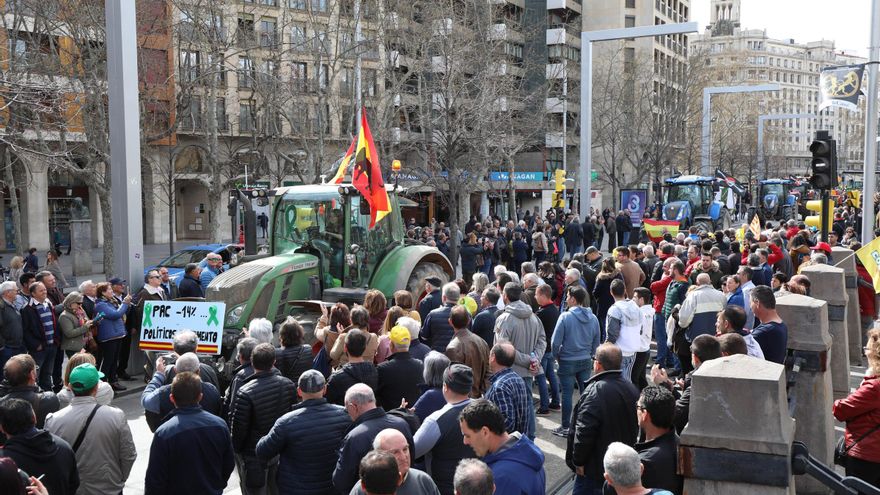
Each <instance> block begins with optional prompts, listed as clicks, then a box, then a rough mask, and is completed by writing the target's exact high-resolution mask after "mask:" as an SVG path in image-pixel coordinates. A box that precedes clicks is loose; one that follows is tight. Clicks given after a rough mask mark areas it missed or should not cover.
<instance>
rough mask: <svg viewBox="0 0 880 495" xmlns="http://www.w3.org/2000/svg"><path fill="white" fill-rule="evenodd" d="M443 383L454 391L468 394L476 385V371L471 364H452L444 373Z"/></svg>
mask: <svg viewBox="0 0 880 495" xmlns="http://www.w3.org/2000/svg"><path fill="white" fill-rule="evenodd" d="M443 384H444V385H446V386H447V387H449V390H452V391H453V392H457V393H459V394H468V393H470V391H471V387H473V386H474V372H473V370H471V367H470V366H466V365H463V364H458V363H456V364H452V365H450V366H449V367H448V368H446V372H445V373H443Z"/></svg>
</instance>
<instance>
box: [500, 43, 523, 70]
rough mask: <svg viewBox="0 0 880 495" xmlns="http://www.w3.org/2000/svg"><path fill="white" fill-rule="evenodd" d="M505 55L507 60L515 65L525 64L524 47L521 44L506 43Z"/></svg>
mask: <svg viewBox="0 0 880 495" xmlns="http://www.w3.org/2000/svg"><path fill="white" fill-rule="evenodd" d="M504 54H505V55H507V59H508V60H510V61H511V62H513V65H516V66H522V63H523V46H522V45H521V44H519V43H511V42H509V41H508V42H506V43H504Z"/></svg>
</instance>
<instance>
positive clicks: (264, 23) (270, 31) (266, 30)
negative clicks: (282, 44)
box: [260, 17, 278, 48]
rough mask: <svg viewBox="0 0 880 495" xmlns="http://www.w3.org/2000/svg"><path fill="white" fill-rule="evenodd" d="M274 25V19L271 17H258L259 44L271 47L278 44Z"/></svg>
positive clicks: (275, 24)
mask: <svg viewBox="0 0 880 495" xmlns="http://www.w3.org/2000/svg"><path fill="white" fill-rule="evenodd" d="M276 26H277V23H276V22H275V19H273V18H271V17H264V18H262V19H260V46H262V47H268V48H272V47H275V46H277V45H278V35H277V33H276V31H275V29H276Z"/></svg>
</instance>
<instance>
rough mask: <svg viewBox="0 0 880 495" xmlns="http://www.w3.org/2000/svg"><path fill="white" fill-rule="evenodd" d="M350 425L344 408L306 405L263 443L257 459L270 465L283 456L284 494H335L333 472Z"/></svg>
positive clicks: (317, 401) (316, 403) (317, 402)
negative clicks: (276, 458)
mask: <svg viewBox="0 0 880 495" xmlns="http://www.w3.org/2000/svg"><path fill="white" fill-rule="evenodd" d="M350 425H351V418H349V416H348V413H347V412H345V409H344V408H342V407H340V406H337V405H335V404H329V403H327V400H326V399H311V400H307V401H303V402H301V403H299V404H297V405H296V406H294V407H293V411H291V412H289V413H287V414H285V415H284V416H282V417H281V419H279V420H278V421H277V422H276V423H275V426H273V427H272V430H271V431H270V432H269V434H268V435H266V436H265V437H263V438H261V439H260V441H259V442H258V443H257V451H256V452H257V457H259V458H260V459H262V460H264V461H268V460H269V459H272V458H273V457H275V456H277V455H280V462H279V464H278V487H279V489H281V491H280V493H285V494H286V493H290V494H297V495H326V494H328V493H331V492H332V491H333V489H332V486H333V483H332V480H331V478H332V476H333V468H334V467H335V466H336V459H337V458H338V457H339V445H340V444H341V443H342V438H343V437H345V433H346V431H348V428H349V426H350Z"/></svg>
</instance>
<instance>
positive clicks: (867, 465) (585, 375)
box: [0, 210, 880, 495]
mask: <svg viewBox="0 0 880 495" xmlns="http://www.w3.org/2000/svg"><path fill="white" fill-rule="evenodd" d="M527 213H528V212H526V213H524V214H523V215H522V217H521V218H517V219H516V220H511V221H507V222H503V223H502V221H501V220H500V219H497V218H487V219H485V220H483V221H477V219H476V218H472V219H471V221H470V222H468V224H467V225H465V226H464V229H463V230H464V231H463V232H462V233H458V232H456V233H454V235H453V233H452V232H450V231H449V229H448V228H447V227H446V226H445V225H444V224H443V223H441V222H435V223H432V224H431V225H429V226H421V227H419V226H416V225H414V222H411V224H412V225H410V226H409V228H408V232H409V235H411V236H412V237H414V238H420V239H422V240H423V241H424V242H426V243H430V244H432V245H435V246H437V247H438V248H439V249H441V251H445V252H448V250H449V248H450V244H449V243H450V242H452V241H451V239H463V242H462V243H461V245H460V246H458V248H459V251H460V253H461V265H460V267H461V273H462V277H461V278H456V279H455V280H452V281H445V280H443V279H441V278H440V277H436V276H431V277H428V278H426V279H425V280H424V281H423V284H424V290H423V291H422V293H421V294H417V295H414V294H411V293H410V292H408V291H405V290H403V291H398V292H395V293H394V294H393V295H392V296H391V298H390V301H389V300H388V298H386V296H385V294H383V293H382V292H380V291H378V290H369V291H367V293H366V296H365V298H364V300H363V302H362V304H355V305H352V306H349V305H346V304H343V303H336V304H333V305H329V306H323V307H322V310H323V312H322V315H321V317H320V319H319V320H318V322H317V325H316V328H315V339H316V341H315V343H314V345H309V343H308V342H306V341H305V339H306V336H305V331H304V329H303V327H302V326H301V324H300V323H299V322H297V321H296V320H295V319H293V318H288V319H287V320H286V321H284V322H282V323H281V324H280V325H273V323H272V322H270V321H268V320H266V319H263V318H255V319H253V320H251V321H250V322H249V324H248V326H247V329H246V331H245V335H244V336H243V338H241V339H240V340H239V341H238V343H237V346H236V352H235V359H236V362H235V363H233V364H235V369H234V372H233V375H232V380H231V382H230V383H229V384H228V386H226V384H225V383H221V380H220V377H218V376H217V374H216V373H215V370H214V368H213V367H211V366H209V365H207V364H205V363H202V362H200V360H199V358H198V356H197V355H196V353H195V351H196V349H197V346H198V339H197V336H196V334H195V333H193V332H189V331H185V332H178V333H177V335H176V336H175V338H174V352H173V354H171V355H166V356H162V357H159V358H158V359H157V360H156V362H155V367H154V374H153V375H152V376H151V377H150V382H149V384H148V385H147V387H146V388H145V389H144V391H143V393H142V396H141V403H142V405H143V408H144V411H145V418H146V421H147V424H148V425H149V427H150V430H151V431H152V432H153V435H154V436H153V440H152V445H151V448H150V452H149V462H148V465H147V470H146V475H145V491H146V493H148V494H152V493H157V494H158V493H161V494H163V495H164V494H171V493H217V494H219V493H222V492H223V490H224V488H225V487H226V486H227V483H228V480H229V477H230V476H231V474H232V472H233V470H236V471H237V472H238V477H239V480H240V485H241V491H242V493H246V494H263V493H267V494H268V493H291V494H331V493H339V494H343V495H347V494H370V495H380V494H381V495H386V494H387V495H390V494H393V493H398V494H401V495H410V494H426V495H434V494H442V495H447V494H448V495H452V494H458V495H471V494H473V495H483V494H486V495H488V494H491V493H498V494H517V495H519V494H543V493H545V491H546V486H547V480H546V475H545V470H544V463H545V454H544V453H543V452H542V450H541V449H540V448H538V447H537V446H536V445H535V442H534V440H535V438H536V436H537V434H538V433H539V431H538V430H539V428H541V426H540V425H539V424H538V422H537V419H536V417H537V416H551V415H552V416H556V415H558V416H557V417H558V419H559V423H560V426H559V427H558V428H556V429H553V430H552V431H550V433H551V434H552V435H555V436H558V437H561V438H564V439H565V441H566V452H565V462H566V464H567V466H568V467H569V468H570V469H571V470H572V472H573V473H574V476H575V485H574V493H575V494H590V495H592V494H600V493H621V494H646V493H654V494H658V495H667V494H669V493H672V494H681V493H683V478H682V476H681V475H680V474H679V469H678V453H677V450H678V435H679V434H680V433H681V431H682V430H683V429H684V427H685V426H686V424H687V422H688V417H689V412H690V408H691V401H690V398H691V389H690V384H691V377H692V376H693V373H694V371H695V370H696V369H698V368H699V367H700V366H702V364H703V363H705V362H707V361H710V360H712V359H718V358H721V357H722V356H727V355H732V354H747V355H750V356H753V357H754V358H756V359H764V360H767V361H772V362H775V363H779V364H783V363H785V360H786V357H787V355H788V328H787V326H786V323H785V322H784V321H783V320H782V319H781V318H780V316H779V313H777V311H776V300H777V298H778V297H780V296H782V295H784V294H788V293H795V294H803V295H809V294H810V280H809V277H807V276H806V275H804V274H803V273H800V270H801V268H802V267H804V266H808V265H813V264H827V263H832V262H833V260H832V246H834V245H837V244H838V242H839V241H840V240H843V239H844V238H845V234H846V233H847V230H846V229H848V228H849V227H848V226H847V225H846V224H845V223H844V224H843V225H842V226H841V227H842V228H843V229H844V231H843V233H842V235H840V236H833V237H830V238H829V242H827V243H826V242H821V241H819V240H818V239H817V238H816V235H815V233H813V232H811V231H810V230H809V229H807V228H805V226H804V225H803V224H798V223H797V222H793V223H792V222H788V223H785V224H782V225H779V226H773V225H767V226H766V229H764V230H763V231H762V232H760V234H759V235H756V234H755V233H753V232H746V233H745V234H744V235H738V234H737V231H736V230H733V229H731V230H726V231H718V232H708V233H707V232H697V231H696V230H695V229H691V230H689V231H688V232H680V233H678V232H676V233H675V234H674V235H673V233H667V234H666V235H665V236H664V238H663V239H662V240H660V239H658V240H656V241H651V240H649V239H646V238H645V237H644V236H643V235H640V233H639V230H638V229H634V228H632V221H631V219H630V217H629V216H628V215H627V214H626V213H625V212H621V213H620V214H619V215H617V216H616V217H615V216H613V214H612V212H610V211H606V212H603V213H599V214H597V215H594V216H591V218H590V219H589V220H587V221H586V222H584V223H581V222H580V221H579V219H578V217H577V216H576V215H572V214H567V215H566V214H563V213H562V212H559V211H556V210H551V211H548V212H547V213H546V214H545V215H544V217H543V218H541V217H536V216H535V215H531V214H527ZM606 215H607V218H605V217H606ZM600 219H601V220H600ZM609 222H610V223H611V224H613V225H614V226H615V227H614V229H613V231H610V230H607V228H608V226H609ZM602 225H604V226H605V227H604V228H603V227H602ZM624 225H625V226H624ZM603 230H604V231H605V232H604V233H607V234H608V236H607V241H608V243H607V244H606V243H603V242H602V241H603V236H604V234H603V233H602V231H603ZM609 245H610V248H609V249H608V250H606V249H600V248H605V247H606V246H609ZM849 246H850V247H852V248H858V246H859V245H858V242H857V241H854V242H851V243H850V244H849ZM211 261H212V260H208V270H209V271H210V270H211V268H210V267H212V266H213V264H216V262H215V263H213V264H212V263H211ZM220 264H221V265H222V260H221V263H220ZM858 268H859V302H860V313H861V317H862V322H863V328H864V329H865V336H866V346H865V353H866V356H867V359H868V364H869V371H868V373H867V375H866V377H865V380H864V382H863V384H862V386H861V387H860V388H859V389H858V390H857V391H856V392H854V393H853V394H852V395H851V396H850V397H847V398H845V399H841V400H839V401H837V402H835V404H834V411H833V413H834V415H835V416H836V417H837V418H838V419H839V420H841V421H846V422H847V429H846V435H845V441H846V442H847V446H848V447H851V448H850V449H849V452H848V454H849V457H850V462H848V464H847V467H846V469H847V473H848V474H852V475H855V476H859V477H861V478H863V479H865V480H867V481H869V482H871V483H875V484H876V483H878V482H880V479H878V477H880V440H878V439H874V438H872V436H871V435H872V434H873V432H874V431H875V430H876V428H875V427H876V426H877V425H880V389H878V380H877V375H876V374H875V371H874V370H877V369H878V368H880V332H878V331H877V330H873V329H870V328H871V327H872V326H873V322H874V320H875V319H876V306H875V304H874V290H873V283H872V280H871V276H870V274H869V273H868V272H867V270H865V268H864V267H862V266H859V267H858ZM213 273H214V272H212V274H213ZM36 276H39V277H41V278H40V279H39V280H37V281H32V280H31V279H26V278H25V274H22V276H21V277H22V278H21V279H20V281H19V282H20V283H19V284H16V283H14V282H6V283H4V284H0V296H2V300H0V336H2V338H3V343H4V347H3V352H2V354H0V356H2V364H3V371H4V380H3V382H2V384H0V396H3V397H4V398H3V399H2V400H0V432H2V434H3V435H5V437H6V441H5V444H4V446H3V450H2V451H0V456H5V457H8V458H9V459H11V461H8V460H6V459H0V486H4V487H5V486H19V488H17V489H16V490H17V491H9V493H25V484H26V483H25V482H23V481H21V480H20V477H19V476H17V474H16V476H13V475H11V474H9V473H10V472H12V471H10V470H11V469H13V467H14V466H18V467H20V468H21V469H22V470H23V471H25V472H27V474H28V475H31V476H32V477H33V478H32V479H31V480H28V481H27V483H32V484H33V486H31V487H28V488H27V490H30V491H31V492H34V493H51V494H53V495H55V494H61V493H86V494H89V493H118V492H120V491H121V490H122V488H123V487H124V485H125V482H126V479H127V478H128V476H129V474H130V472H131V468H132V465H133V463H134V460H135V458H136V456H137V452H136V451H135V449H134V445H133V442H132V436H131V431H130V430H129V427H128V423H127V422H126V420H125V414H124V413H123V412H122V411H121V410H119V409H117V408H115V407H113V406H112V405H111V400H112V398H113V394H114V392H115V391H118V390H119V389H120V388H119V387H120V386H119V385H118V382H117V379H118V376H119V371H120V370H124V367H122V366H121V365H120V362H119V357H118V356H119V354H120V349H126V348H125V347H124V343H123V342H122V339H124V338H126V335H130V332H129V331H128V329H129V328H136V325H138V322H137V321H129V320H130V319H131V318H132V317H133V316H132V315H136V314H137V312H136V311H135V312H129V311H128V307H129V306H134V307H138V305H140V304H143V301H147V300H153V299H169V298H173V297H176V296H177V295H178V294H179V291H180V290H181V289H182V288H183V284H181V287H180V288H178V287H176V286H175V287H174V291H177V292H173V291H172V290H171V287H170V284H167V283H166V282H167V278H163V274H162V273H161V272H160V271H150V272H149V273H148V274H147V275H146V277H145V286H144V289H142V290H141V291H140V292H139V293H138V294H137V295H136V297H134V298H132V297H131V296H130V295H125V293H124V281H120V280H115V281H114V280H111V281H109V282H106V283H101V284H97V285H95V284H91V282H88V283H84V284H83V285H82V286H80V287H79V289H80V290H78V291H74V292H71V293H69V294H67V295H66V296H64V295H63V294H62V295H61V297H60V299H59V300H58V302H53V301H52V300H51V299H50V298H49V295H48V294H49V289H51V288H52V287H53V284H52V283H51V282H47V279H50V277H52V275H51V273H48V274H47V273H38V274H36ZM188 276H190V278H191V279H192V280H191V281H190V282H192V284H193V285H195V284H196V282H199V285H200V284H201V280H200V278H201V274H200V273H199V271H198V267H196V268H195V269H193V270H191V271H190V273H189V274H188ZM31 282H33V283H31ZM114 282H115V283H114ZM25 287H27V290H25V289H24V288H25ZM117 287H121V288H122V290H117ZM414 296H415V297H414ZM55 297H56V298H58V297H59V296H58V295H57V294H56V296H55ZM114 301H115V302H114ZM133 301H134V302H133ZM59 307H60V308H59ZM135 318H136V316H135ZM96 320H97V321H96ZM116 341H119V342H116ZM654 346H656V354H652V347H654ZM50 349H52V350H50ZM53 351H54V352H53ZM61 351H64V353H63V354H59V353H60V352H61ZM58 355H61V356H62V358H63V357H64V356H66V357H67V362H66V366H64V369H63V370H62V367H61V365H60V364H59V366H58V367H57V369H56V368H54V367H52V365H53V364H54V363H55V362H56V361H55V360H56V356H58ZM652 356H653V362H652ZM61 361H63V359H62V360H61ZM47 367H48V368H49V370H48V371H47V370H46V368H47ZM56 371H57V375H56ZM62 371H63V373H62ZM575 389H577V390H578V392H579V393H578V394H577V395H576V394H575V392H574V391H575ZM535 390H536V391H537V396H538V397H537V399H536V398H534V396H533V391H535ZM694 407H698V406H697V405H696V404H695V405H694ZM878 437H880V435H878ZM46 459H53V462H51V463H48V462H46ZM12 461H14V464H12ZM15 472H16V473H17V471H15ZM38 477H39V478H41V479H39V480H37V479H36V478H38ZM16 480H18V481H17V482H18V485H15V483H16ZM6 483H9V484H8V485H7V484H6ZM39 490H44V491H42V492H40V491H39ZM4 493H6V492H4Z"/></svg>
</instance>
